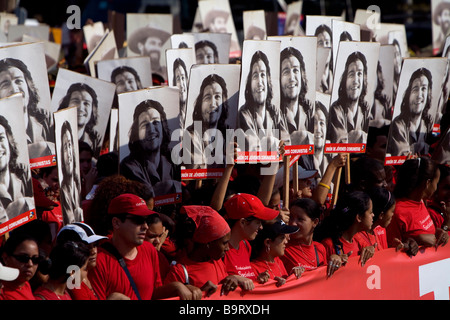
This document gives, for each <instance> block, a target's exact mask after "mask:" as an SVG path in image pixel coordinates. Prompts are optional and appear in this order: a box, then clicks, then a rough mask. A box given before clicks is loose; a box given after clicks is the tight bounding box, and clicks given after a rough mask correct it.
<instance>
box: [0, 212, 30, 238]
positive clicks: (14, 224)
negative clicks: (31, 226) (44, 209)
mask: <svg viewBox="0 0 450 320" xmlns="http://www.w3.org/2000/svg"><path fill="white" fill-rule="evenodd" d="M33 219H36V209H32V210H30V211H27V212H24V213H22V214H19V215H18V216H17V217H14V218H13V219H11V220H8V221H6V222H4V223H2V224H0V236H2V235H4V234H5V233H7V232H9V231H12V230H13V229H15V228H18V227H20V226H21V225H24V224H25V223H27V222H30V221H31V220H33Z"/></svg>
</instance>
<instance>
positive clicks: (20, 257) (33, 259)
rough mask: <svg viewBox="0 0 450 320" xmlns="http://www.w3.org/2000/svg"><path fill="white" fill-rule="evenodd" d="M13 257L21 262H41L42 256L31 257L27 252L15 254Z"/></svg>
mask: <svg viewBox="0 0 450 320" xmlns="http://www.w3.org/2000/svg"><path fill="white" fill-rule="evenodd" d="M12 257H14V259H16V260H17V261H19V262H20V263H28V261H30V260H31V262H32V263H33V264H39V262H41V257H39V256H33V257H30V256H29V255H27V254H13V255H12Z"/></svg>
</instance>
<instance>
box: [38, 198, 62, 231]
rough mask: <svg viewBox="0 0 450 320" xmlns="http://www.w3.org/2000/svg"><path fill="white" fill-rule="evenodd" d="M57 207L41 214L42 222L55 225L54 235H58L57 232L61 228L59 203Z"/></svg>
mask: <svg viewBox="0 0 450 320" xmlns="http://www.w3.org/2000/svg"><path fill="white" fill-rule="evenodd" d="M57 203H58V204H59V206H58V207H54V208H53V210H47V211H44V212H43V213H42V220H43V221H45V222H47V223H55V224H56V225H57V230H56V234H58V232H59V230H61V228H62V227H63V215H62V209H61V203H59V202H57Z"/></svg>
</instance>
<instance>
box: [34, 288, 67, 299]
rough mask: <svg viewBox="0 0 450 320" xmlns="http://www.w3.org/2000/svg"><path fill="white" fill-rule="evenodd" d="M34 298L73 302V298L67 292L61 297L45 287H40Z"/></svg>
mask: <svg viewBox="0 0 450 320" xmlns="http://www.w3.org/2000/svg"><path fill="white" fill-rule="evenodd" d="M34 296H35V297H36V300H72V297H71V296H70V294H69V292H67V291H65V292H64V295H62V296H60V295H59V294H56V293H54V292H53V291H51V290H50V289H47V288H45V287H43V286H40V287H39V288H37V289H36V290H35V291H34Z"/></svg>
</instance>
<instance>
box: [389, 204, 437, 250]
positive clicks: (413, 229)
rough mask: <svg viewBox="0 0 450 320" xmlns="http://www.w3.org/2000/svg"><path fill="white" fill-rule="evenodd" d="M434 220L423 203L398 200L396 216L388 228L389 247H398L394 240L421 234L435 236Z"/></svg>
mask: <svg viewBox="0 0 450 320" xmlns="http://www.w3.org/2000/svg"><path fill="white" fill-rule="evenodd" d="M435 233H436V229H435V227H434V223H433V220H431V217H430V214H429V213H428V210H427V207H426V206H425V204H424V202H423V201H413V200H397V203H396V205H395V211H394V216H393V217H392V221H391V223H390V224H389V226H388V227H387V239H388V244H389V246H394V247H395V246H396V244H395V243H394V239H395V238H398V239H400V240H402V241H404V240H406V238H408V237H415V236H418V235H420V234H435Z"/></svg>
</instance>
